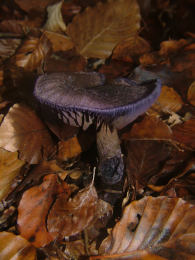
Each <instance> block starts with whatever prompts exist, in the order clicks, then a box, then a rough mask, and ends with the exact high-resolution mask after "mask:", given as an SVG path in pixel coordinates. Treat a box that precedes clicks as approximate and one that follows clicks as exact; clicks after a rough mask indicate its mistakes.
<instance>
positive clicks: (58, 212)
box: [47, 184, 98, 239]
mask: <svg viewBox="0 0 195 260" xmlns="http://www.w3.org/2000/svg"><path fill="white" fill-rule="evenodd" d="M97 201H98V197H97V193H96V190H95V188H94V186H93V185H92V184H91V185H89V186H88V187H87V188H84V189H82V190H80V191H79V192H78V193H77V194H76V195H75V196H74V197H73V198H69V200H68V201H66V200H64V196H63V194H62V195H60V196H58V198H57V199H56V201H55V204H54V205H53V207H52V209H51V210H50V213H49V215H48V219H47V228H48V231H49V232H50V234H51V235H52V237H53V239H56V238H58V239H63V238H64V237H65V236H73V235H75V234H77V233H79V232H81V231H83V230H84V229H85V228H86V227H87V226H89V224H90V223H91V222H92V220H93V219H94V216H95V215H96V205H97Z"/></svg>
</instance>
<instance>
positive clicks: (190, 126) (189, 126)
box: [172, 119, 195, 150]
mask: <svg viewBox="0 0 195 260" xmlns="http://www.w3.org/2000/svg"><path fill="white" fill-rule="evenodd" d="M172 130H173V138H174V139H175V140H176V141H178V142H179V143H180V144H183V145H185V146H186V147H188V148H190V149H193V150H194V149H195V119H190V120H188V121H186V122H184V123H183V124H179V125H176V126H174V127H173V129H172Z"/></svg>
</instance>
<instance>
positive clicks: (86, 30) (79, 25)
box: [67, 0, 140, 58]
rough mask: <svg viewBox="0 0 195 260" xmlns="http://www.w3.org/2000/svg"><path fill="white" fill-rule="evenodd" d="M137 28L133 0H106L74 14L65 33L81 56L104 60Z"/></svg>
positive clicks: (137, 8) (136, 8)
mask: <svg viewBox="0 0 195 260" xmlns="http://www.w3.org/2000/svg"><path fill="white" fill-rule="evenodd" d="M139 28H140V12H139V6H138V4H137V2H136V0H117V1H116V0H109V1H108V2H107V3H102V2H98V4H97V5H96V6H95V7H93V8H91V7H88V8H86V10H85V11H84V12H82V13H80V14H78V15H76V16H75V17H74V19H73V22H72V23H71V24H69V25H68V27H67V33H68V35H69V36H70V37H71V38H72V40H73V42H74V43H75V46H76V48H77V50H78V52H79V53H80V54H82V55H83V56H85V57H96V58H106V57H108V56H110V54H111V52H112V50H113V48H114V47H115V46H116V44H117V43H119V42H120V41H122V40H124V39H126V38H128V37H130V36H134V35H136V33H137V32H138V30H139Z"/></svg>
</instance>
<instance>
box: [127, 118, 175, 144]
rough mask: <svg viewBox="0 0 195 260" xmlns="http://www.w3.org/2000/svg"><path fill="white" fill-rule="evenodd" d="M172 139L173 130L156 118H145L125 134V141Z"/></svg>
mask: <svg viewBox="0 0 195 260" xmlns="http://www.w3.org/2000/svg"><path fill="white" fill-rule="evenodd" d="M171 137H172V130H171V128H170V127H169V126H168V125H167V124H166V123H165V122H163V121H162V120H161V119H160V118H158V117H155V116H145V117H144V119H143V120H142V121H141V122H139V123H135V124H134V125H133V127H132V128H131V130H130V132H129V133H128V132H126V133H124V134H123V139H125V140H128V139H143V140H147V139H151V140H170V139H171Z"/></svg>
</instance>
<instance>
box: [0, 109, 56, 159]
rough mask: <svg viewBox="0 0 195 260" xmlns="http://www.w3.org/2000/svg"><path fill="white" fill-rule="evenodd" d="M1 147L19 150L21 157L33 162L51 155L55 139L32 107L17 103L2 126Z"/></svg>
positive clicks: (0, 129)
mask: <svg viewBox="0 0 195 260" xmlns="http://www.w3.org/2000/svg"><path fill="white" fill-rule="evenodd" d="M0 147H2V148H4V149H6V150H8V151H11V152H16V151H18V150H19V151H20V157H21V159H22V160H25V161H28V162H29V163H32V164H33V163H38V162H39V161H41V160H42V159H44V158H45V159H46V158H47V157H48V156H49V154H50V153H51V151H52V149H53V141H52V139H51V137H50V135H49V133H48V130H47V129H46V127H45V126H44V125H43V123H42V122H41V120H40V119H39V118H38V117H37V116H36V114H35V113H34V112H33V111H32V110H31V109H30V108H28V107H26V106H24V105H19V104H15V105H14V106H13V107H12V108H10V110H9V112H8V114H7V115H6V116H5V118H4V120H3V122H2V124H1V126H0Z"/></svg>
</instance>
